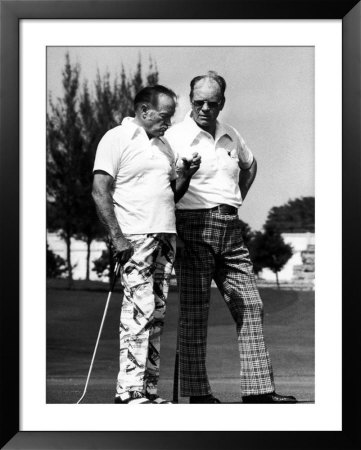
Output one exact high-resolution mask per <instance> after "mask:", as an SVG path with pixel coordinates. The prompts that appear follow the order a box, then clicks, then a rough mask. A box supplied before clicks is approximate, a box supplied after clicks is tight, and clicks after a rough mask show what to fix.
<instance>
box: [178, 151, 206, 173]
mask: <svg viewBox="0 0 361 450" xmlns="http://www.w3.org/2000/svg"><path fill="white" fill-rule="evenodd" d="M182 161H183V166H182V172H183V175H184V177H185V178H190V177H192V176H193V175H194V174H195V173H196V172H197V170H198V169H199V166H200V164H201V155H199V154H198V153H193V154H192V158H189V159H188V158H185V157H183V158H182Z"/></svg>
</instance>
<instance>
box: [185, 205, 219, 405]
mask: <svg viewBox="0 0 361 450" xmlns="http://www.w3.org/2000/svg"><path fill="white" fill-rule="evenodd" d="M203 219H204V218H203V215H199V214H198V215H197V214H188V213H182V212H179V213H178V214H177V229H178V233H179V236H180V238H181V239H182V241H183V242H184V249H183V258H182V259H181V262H180V265H179V270H178V273H177V279H178V281H179V286H180V318H179V349H180V358H179V361H180V391H181V396H183V397H188V396H189V397H190V396H204V395H208V394H211V387H210V385H209V381H208V376H207V370H206V350H207V326H208V312H209V301H210V289H211V281H212V275H213V269H214V259H213V254H212V251H211V248H210V247H209V245H207V244H206V243H204V241H203V240H202V230H203V224H202V222H203Z"/></svg>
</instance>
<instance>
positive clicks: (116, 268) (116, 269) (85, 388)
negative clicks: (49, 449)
mask: <svg viewBox="0 0 361 450" xmlns="http://www.w3.org/2000/svg"><path fill="white" fill-rule="evenodd" d="M119 270H120V264H119V262H116V264H115V267H114V276H113V280H112V284H111V286H110V291H109V294H108V298H107V302H106V304H105V309H104V313H103V319H102V322H101V324H100V328H99V333H98V338H97V341H96V344H95V348H94V352H93V357H92V360H91V363H90V367H89V372H88V378H87V380H86V383H85V387H84V392H83V395H82V396H81V397H80V399H79V400H78V401H77V404H79V403H80V402H81V401H82V400H83V398H84V397H85V394H86V390H87V387H88V383H89V378H90V374H91V371H92V369H93V364H94V359H95V354H96V352H97V349H98V344H99V339H100V335H101V334H102V330H103V325H104V321H105V316H106V315H107V310H108V306H109V301H110V297H111V296H112V292H113V290H114V286H115V283H116V281H117V278H118V275H119Z"/></svg>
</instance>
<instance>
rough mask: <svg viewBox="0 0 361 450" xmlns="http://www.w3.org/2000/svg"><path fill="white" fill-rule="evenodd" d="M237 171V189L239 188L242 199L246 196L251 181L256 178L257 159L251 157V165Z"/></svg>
mask: <svg viewBox="0 0 361 450" xmlns="http://www.w3.org/2000/svg"><path fill="white" fill-rule="evenodd" d="M240 169H241V171H240V173H239V181H238V185H239V189H240V190H241V195H242V200H243V201H244V199H245V198H246V195H247V192H248V191H249V189H250V187H251V186H252V183H253V181H254V179H255V178H256V174H257V161H256V159H255V158H254V157H253V162H252V164H251V166H250V167H249V168H248V169H242V168H240Z"/></svg>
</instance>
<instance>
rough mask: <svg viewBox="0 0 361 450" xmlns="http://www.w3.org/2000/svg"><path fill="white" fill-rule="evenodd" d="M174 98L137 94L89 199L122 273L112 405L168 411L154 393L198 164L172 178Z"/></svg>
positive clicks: (158, 89) (98, 165) (110, 141)
mask: <svg viewBox="0 0 361 450" xmlns="http://www.w3.org/2000/svg"><path fill="white" fill-rule="evenodd" d="M175 106H176V96H175V94H174V92H172V91H171V90H169V89H167V88H165V87H164V86H159V85H158V86H153V87H147V88H144V89H142V90H141V91H140V92H138V94H137V95H136V97H135V99H134V110H135V118H130V117H128V118H125V119H124V120H123V122H122V125H120V126H117V127H115V128H113V129H111V130H109V131H108V132H107V133H106V134H105V135H104V136H103V138H102V139H101V141H100V142H99V145H98V148H97V153H96V158H95V163H94V169H93V172H94V181H93V198H94V201H95V205H96V208H97V212H98V215H99V218H100V220H101V221H102V223H103V224H104V225H105V227H106V229H107V231H108V233H109V236H110V238H111V241H112V244H113V246H114V249H115V257H116V258H117V259H118V261H119V262H120V264H121V265H122V271H121V283H122V285H123V288H124V297H123V305H122V311H121V318H120V327H119V335H120V354H119V373H118V379H117V386H116V394H115V400H114V401H115V403H120V404H122V403H124V404H131V403H135V404H142V403H145V404H146V403H158V404H160V403H171V402H168V401H167V400H164V399H162V398H161V397H159V396H158V393H157V383H158V378H159V367H160V366H159V364H160V335H161V332H162V328H163V324H164V317H165V310H166V299H167V294H168V285H169V279H170V275H171V271H172V267H173V262H174V258H175V239H176V235H175V232H176V228H175V201H178V200H179V199H180V198H181V196H182V195H183V194H184V192H185V191H186V189H187V188H188V185H189V181H190V178H191V177H192V175H193V174H194V173H195V172H196V171H197V169H198V167H199V164H200V158H199V157H198V156H197V155H196V154H195V155H193V156H192V157H191V158H190V159H189V160H184V164H185V170H184V171H183V173H182V174H181V175H180V176H178V177H177V175H176V172H175V161H174V155H173V152H172V150H171V149H170V147H169V144H168V143H167V141H166V140H165V138H164V137H162V136H163V135H164V132H165V131H166V130H167V128H168V126H169V125H170V119H171V117H172V116H173V114H174V112H175Z"/></svg>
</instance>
